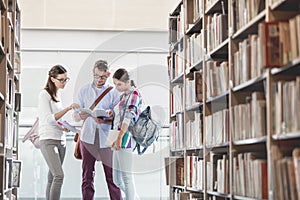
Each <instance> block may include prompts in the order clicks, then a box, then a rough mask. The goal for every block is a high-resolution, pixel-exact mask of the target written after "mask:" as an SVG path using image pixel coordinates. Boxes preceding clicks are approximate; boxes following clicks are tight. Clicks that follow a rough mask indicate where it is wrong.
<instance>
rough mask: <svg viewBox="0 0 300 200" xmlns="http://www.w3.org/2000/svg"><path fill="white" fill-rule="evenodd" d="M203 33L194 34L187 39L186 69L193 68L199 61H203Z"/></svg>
mask: <svg viewBox="0 0 300 200" xmlns="http://www.w3.org/2000/svg"><path fill="white" fill-rule="evenodd" d="M203 37H204V34H203V31H202V30H201V32H200V33H194V34H193V35H191V36H190V37H189V38H187V45H186V46H187V48H186V54H187V55H186V64H187V68H189V67H190V66H194V65H196V64H197V63H199V62H200V61H202V60H204V55H205V49H204V47H205V44H203Z"/></svg>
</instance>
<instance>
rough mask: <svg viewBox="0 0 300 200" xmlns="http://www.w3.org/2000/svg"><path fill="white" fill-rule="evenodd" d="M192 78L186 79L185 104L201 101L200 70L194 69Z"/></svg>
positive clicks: (189, 104)
mask: <svg viewBox="0 0 300 200" xmlns="http://www.w3.org/2000/svg"><path fill="white" fill-rule="evenodd" d="M193 77H194V78H193V79H187V80H186V101H185V102H186V106H187V107H189V106H193V105H195V104H196V103H198V102H202V99H203V93H202V71H195V72H194V76H193Z"/></svg>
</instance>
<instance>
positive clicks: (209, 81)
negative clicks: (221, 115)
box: [205, 61, 229, 98]
mask: <svg viewBox="0 0 300 200" xmlns="http://www.w3.org/2000/svg"><path fill="white" fill-rule="evenodd" d="M205 78H206V80H205V83H206V86H207V97H208V98H209V97H214V96H217V95H220V94H222V93H224V92H226V91H228V89H229V67H228V62H227V61H224V62H218V61H208V62H206V74H205Z"/></svg>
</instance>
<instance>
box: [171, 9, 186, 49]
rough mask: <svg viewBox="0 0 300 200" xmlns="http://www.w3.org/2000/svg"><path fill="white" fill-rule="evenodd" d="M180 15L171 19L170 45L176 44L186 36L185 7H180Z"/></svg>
mask: <svg viewBox="0 0 300 200" xmlns="http://www.w3.org/2000/svg"><path fill="white" fill-rule="evenodd" d="M180 11H181V12H180V13H179V15H177V16H170V18H169V44H175V43H176V42H178V41H179V40H180V39H181V38H182V37H183V36H184V15H183V12H182V11H183V5H182V4H181V6H180Z"/></svg>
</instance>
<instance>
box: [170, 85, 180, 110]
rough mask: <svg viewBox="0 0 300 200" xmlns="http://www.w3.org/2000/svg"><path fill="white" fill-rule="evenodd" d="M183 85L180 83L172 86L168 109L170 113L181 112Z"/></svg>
mask: <svg viewBox="0 0 300 200" xmlns="http://www.w3.org/2000/svg"><path fill="white" fill-rule="evenodd" d="M182 96H183V87H182V86H181V85H176V86H174V87H173V88H172V93H171V97H170V98H171V99H170V101H171V102H170V103H171V105H170V109H171V114H172V115H173V114H176V113H178V112H181V111H182V110H183V108H182V104H183V98H182Z"/></svg>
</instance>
